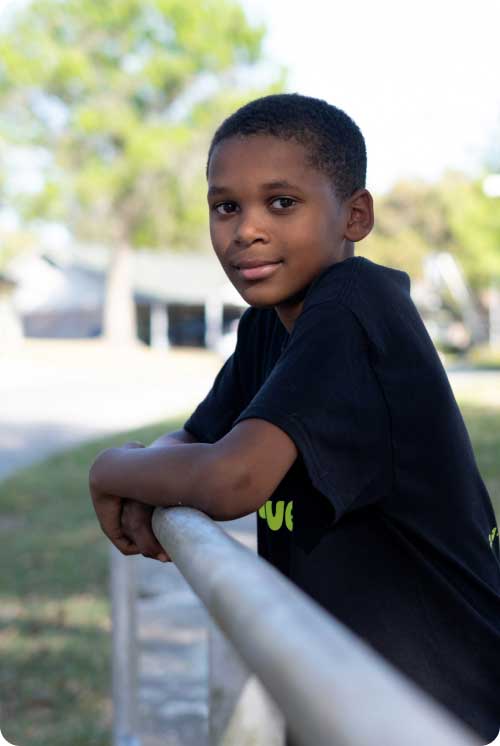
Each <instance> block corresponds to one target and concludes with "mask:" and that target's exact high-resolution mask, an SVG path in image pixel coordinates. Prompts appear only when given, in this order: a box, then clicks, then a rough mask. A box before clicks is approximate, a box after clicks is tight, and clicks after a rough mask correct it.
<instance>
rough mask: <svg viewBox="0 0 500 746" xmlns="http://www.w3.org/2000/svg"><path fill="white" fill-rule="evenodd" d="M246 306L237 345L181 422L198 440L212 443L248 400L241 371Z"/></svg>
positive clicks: (247, 311) (247, 320) (223, 433)
mask: <svg viewBox="0 0 500 746" xmlns="http://www.w3.org/2000/svg"><path fill="white" fill-rule="evenodd" d="M250 310H251V309H247V310H246V311H245V313H244V314H243V316H242V317H241V319H240V322H239V324H238V335H237V342H236V348H235V350H234V352H233V354H232V355H231V356H230V357H229V358H228V359H227V360H226V362H225V363H224V365H223V366H222V368H221V369H220V371H219V372H218V374H217V376H216V377H215V380H214V383H213V385H212V388H211V389H210V391H209V392H208V394H207V395H206V397H205V398H204V399H203V401H202V402H201V403H200V404H199V405H198V406H197V408H196V409H195V411H194V412H193V414H192V415H191V416H190V417H189V419H188V420H186V422H185V423H184V429H185V430H187V431H188V432H190V433H191V434H192V435H194V436H195V437H196V438H197V439H198V440H199V441H200V442H203V443H215V442H216V441H218V440H220V439H221V438H222V437H224V435H226V434H227V433H228V432H229V431H230V430H231V427H232V425H233V422H234V420H235V419H236V417H237V416H238V415H239V414H240V412H241V411H242V409H244V407H245V405H246V404H247V403H248V401H247V400H245V397H244V393H243V381H242V371H243V370H244V355H245V352H244V350H245V347H246V331H247V326H248V322H249V318H248V316H249V311H250Z"/></svg>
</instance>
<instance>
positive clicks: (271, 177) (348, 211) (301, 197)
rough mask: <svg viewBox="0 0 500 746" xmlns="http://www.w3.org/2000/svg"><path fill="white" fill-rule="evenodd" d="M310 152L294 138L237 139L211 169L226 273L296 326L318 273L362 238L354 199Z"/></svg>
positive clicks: (216, 155) (217, 238)
mask: <svg viewBox="0 0 500 746" xmlns="http://www.w3.org/2000/svg"><path fill="white" fill-rule="evenodd" d="M306 157H307V151H306V148H305V147H304V146H303V145H301V144H300V143H298V142H296V141H294V140H282V139H280V138H277V137H273V136H270V135H252V136H249V137H244V138H241V137H231V138H227V139H225V140H222V142H220V143H219V145H218V146H217V147H216V148H215V149H214V151H213V154H212V157H211V159H210V164H209V170H208V203H209V211H210V236H211V239H212V244H213V247H214V249H215V253H216V254H217V257H218V258H219V261H220V262H221V265H222V267H223V269H224V271H225V272H226V274H227V276H228V277H229V279H230V281H231V282H232V284H233V285H234V286H235V288H236V289H237V290H238V292H239V293H240V295H241V296H242V297H243V298H244V300H245V301H246V302H247V303H249V304H250V305H252V306H256V307H275V309H276V311H277V313H278V315H279V316H280V318H281V320H282V322H283V323H284V325H285V326H286V327H287V329H288V330H289V331H291V328H292V326H293V323H294V321H295V319H296V318H297V316H298V315H299V314H300V311H301V310H302V303H303V298H304V296H305V293H306V292H307V289H308V287H309V285H310V284H311V282H312V281H313V280H314V278H315V277H316V276H317V275H318V274H320V273H321V272H322V271H323V270H324V269H325V268H326V267H328V266H330V265H331V264H334V263H335V262H339V261H342V260H343V259H345V258H346V257H347V256H350V255H351V254H352V244H351V241H352V240H358V238H357V237H354V238H352V237H349V227H348V226H349V225H350V220H351V219H352V205H351V200H347V201H346V202H340V201H339V200H338V199H337V197H336V196H335V193H334V191H333V187H332V184H331V181H330V180H329V179H328V177H327V176H326V175H325V174H323V173H322V172H321V171H318V170H317V169H315V168H313V167H311V166H310V165H308V164H307V158H306ZM363 192H366V190H363ZM366 194H368V193H366ZM368 197H369V194H368ZM351 199H352V198H351ZM370 199H371V198H370ZM372 222H373V214H372ZM370 228H371V225H370ZM368 232H369V228H368V230H366V233H368ZM361 237H362V236H361Z"/></svg>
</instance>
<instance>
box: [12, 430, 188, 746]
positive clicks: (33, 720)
mask: <svg viewBox="0 0 500 746" xmlns="http://www.w3.org/2000/svg"><path fill="white" fill-rule="evenodd" d="M183 421H184V420H183V419H180V420H175V421H169V422H163V423H161V424H159V425H156V426H154V427H149V428H145V429H142V430H138V431H134V432H133V433H127V434H125V435H123V434H122V435H118V436H116V437H114V438H107V439H106V440H102V441H99V442H95V443H92V444H89V445H85V446H83V447H80V448H77V449H75V450H72V451H68V452H67V453H64V454H61V455H59V456H56V457H54V458H51V459H49V460H47V461H45V462H43V463H41V464H38V465H36V466H33V467H31V468H28V469H25V470H24V471H22V472H20V473H19V474H17V475H16V476H14V477H13V478H11V479H9V480H8V481H5V482H3V483H2V484H1V485H0V496H1V497H0V567H1V568H2V571H1V578H2V580H1V584H0V660H1V665H0V729H1V730H2V733H3V735H4V737H5V738H6V739H7V740H8V741H9V742H12V743H14V744H18V745H19V746H68V744H71V746H109V743H110V740H111V736H110V727H111V702H110V650H109V633H110V619H109V603H108V575H107V573H108V563H109V547H108V543H107V541H106V540H105V539H104V537H103V536H102V534H101V532H100V529H99V528H98V526H97V523H96V520H95V517H94V513H93V510H92V508H91V504H90V499H89V497H88V491H87V474H88V468H89V464H90V463H91V461H92V459H93V457H94V456H95V455H96V453H97V452H98V451H99V450H101V449H102V448H105V447H108V446H110V445H115V444H119V443H123V442H124V441H125V440H142V441H144V442H146V443H147V442H150V441H152V440H153V439H154V438H156V437H157V436H158V435H160V434H161V433H163V432H167V431H171V430H177V429H178V428H179V427H180V426H181V425H182V422H183Z"/></svg>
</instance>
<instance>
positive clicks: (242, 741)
mask: <svg viewBox="0 0 500 746" xmlns="http://www.w3.org/2000/svg"><path fill="white" fill-rule="evenodd" d="M208 630H209V637H208V651H209V707H208V718H209V744H210V746H284V743H285V728H284V722H283V717H282V715H281V713H280V711H279V710H278V707H277V706H276V704H275V703H274V702H273V700H272V699H271V697H270V696H269V694H268V693H267V691H266V690H265V689H264V687H263V686H262V684H261V683H260V681H259V679H258V678H257V677H256V676H253V675H252V674H251V673H250V672H249V671H248V668H247V667H246V666H245V664H244V663H243V661H242V660H241V658H240V656H239V655H238V654H237V652H236V651H235V649H234V647H233V646H232V645H231V643H230V642H229V641H228V640H227V638H226V637H225V636H224V635H223V634H222V632H221V631H220V630H219V628H218V627H217V625H216V624H214V623H213V622H212V621H211V620H209V622H208Z"/></svg>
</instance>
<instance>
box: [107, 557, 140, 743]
mask: <svg viewBox="0 0 500 746" xmlns="http://www.w3.org/2000/svg"><path fill="white" fill-rule="evenodd" d="M111 619H112V679H113V687H112V688H113V746H140V742H139V739H138V737H137V630H136V558H135V557H125V556H124V555H122V554H120V552H119V551H118V549H115V547H111Z"/></svg>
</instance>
